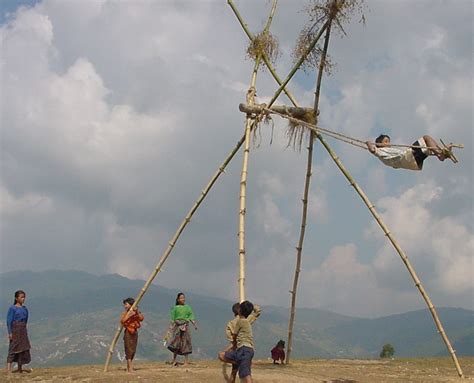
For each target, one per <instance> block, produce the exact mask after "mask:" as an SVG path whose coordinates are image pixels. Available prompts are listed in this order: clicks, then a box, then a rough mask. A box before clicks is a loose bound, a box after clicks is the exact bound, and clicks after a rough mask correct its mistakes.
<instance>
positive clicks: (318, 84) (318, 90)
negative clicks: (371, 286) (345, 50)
mask: <svg viewBox="0 0 474 383" xmlns="http://www.w3.org/2000/svg"><path fill="white" fill-rule="evenodd" d="M329 21H330V22H329V25H328V27H327V29H326V36H325V37H324V48H323V52H322V54H321V61H320V63H319V70H318V77H317V81H316V92H315V96H314V119H315V122H314V124H315V125H317V124H318V109H319V96H320V94H321V82H322V79H323V73H324V66H325V62H326V56H327V52H328V46H329V37H330V34H331V20H329ZM313 143H314V133H313V132H312V131H311V133H310V136H309V145H308V160H307V163H306V179H305V185H304V194H303V212H302V215H301V228H300V237H299V241H298V246H297V247H296V265H295V275H294V279H293V288H292V289H291V291H290V294H291V307H290V320H289V322H288V345H287V356H286V363H287V364H289V363H290V360H291V352H292V350H293V323H294V320H295V314H296V291H297V289H298V280H299V275H300V271H301V254H302V252H303V241H304V235H305V231H306V219H307V213H308V194H309V185H310V183H311V174H312V163H313Z"/></svg>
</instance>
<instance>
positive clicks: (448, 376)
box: [0, 357, 474, 383]
mask: <svg viewBox="0 0 474 383" xmlns="http://www.w3.org/2000/svg"><path fill="white" fill-rule="evenodd" d="M460 363H461V366H462V368H463V372H464V375H465V377H466V379H465V380H464V381H474V357H469V358H460ZM135 367H136V371H135V372H134V373H133V374H127V373H126V372H125V366H124V365H117V364H116V365H111V366H110V371H109V372H108V373H103V372H102V369H103V366H100V365H94V366H80V367H76V366H75V367H54V368H34V367H33V370H32V371H31V372H29V373H23V374H18V373H12V374H10V375H7V374H6V373H5V372H4V371H3V372H1V373H0V381H5V382H15V381H20V380H21V381H22V382H63V381H65V382H71V381H74V382H104V383H105V382H115V383H121V382H168V383H177V382H186V383H189V382H193V383H194V382H206V383H207V382H209V383H211V382H224V381H225V380H224V377H223V369H222V364H220V363H219V362H217V361H207V360H206V361H193V362H192V363H191V364H190V365H189V366H188V367H184V366H179V367H172V366H170V365H168V364H165V363H162V362H155V363H150V362H143V363H140V362H137V363H136V366H135ZM229 370H230V369H229V368H227V372H230V371H229ZM252 375H253V378H254V382H255V383H263V382H272V383H273V382H274V383H280V382H301V383H304V382H326V383H330V382H332V383H350V382H373V383H375V382H376V383H382V382H404V383H406V382H457V381H460V379H458V377H457V373H456V370H455V368H454V366H453V363H452V361H451V359H450V358H410V359H395V360H388V361H381V360H342V359H339V360H323V359H316V360H295V361H293V362H292V364H291V365H289V366H279V365H273V364H272V363H271V362H269V361H267V360H256V361H254V363H253V367H252Z"/></svg>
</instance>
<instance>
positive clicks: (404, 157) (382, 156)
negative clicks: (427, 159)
mask: <svg viewBox="0 0 474 383" xmlns="http://www.w3.org/2000/svg"><path fill="white" fill-rule="evenodd" d="M375 155H376V156H377V157H378V158H379V160H380V161H382V162H383V163H384V164H385V165H387V166H390V167H392V168H395V169H398V168H403V169H409V170H420V168H419V167H418V164H417V163H416V160H415V157H413V151H412V150H411V148H408V149H407V148H392V147H390V146H388V147H381V148H375Z"/></svg>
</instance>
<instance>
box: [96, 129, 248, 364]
mask: <svg viewBox="0 0 474 383" xmlns="http://www.w3.org/2000/svg"><path fill="white" fill-rule="evenodd" d="M244 140H245V135H244V136H242V138H241V139H240V140H239V141H238V142H237V145H236V146H235V147H234V148H233V149H232V150H231V152H230V153H229V155H228V156H227V158H226V159H225V160H224V162H223V163H222V164H221V166H219V168H218V169H217V171H216V172H215V173H214V175H213V176H212V178H211V180H210V181H209V183H208V184H207V186H206V187H205V188H204V189H203V190H202V192H201V193H200V195H199V197H198V199H197V200H196V202H195V203H194V205H193V206H192V207H191V209H190V210H189V211H188V214H186V217H185V218H184V220H183V221H182V222H181V225H180V226H179V227H178V230H176V233H175V234H174V236H173V237H172V239H171V240H170V241H169V242H168V246H167V247H166V249H165V251H164V252H163V254H162V255H161V258H160V260H159V261H158V264H157V265H156V267H155V269H154V270H153V272H152V273H151V275H150V277H149V278H148V280H147V281H146V282H145V284H144V286H143V287H142V289H141V290H140V292H139V294H138V295H137V297H136V298H135V303H134V304H133V305H132V307H131V308H130V309H131V310H133V309H134V308H135V307H136V306H137V305H138V304H139V303H140V301H141V299H142V298H143V295H145V293H146V291H147V290H148V288H149V287H150V285H151V283H152V282H153V280H154V279H155V277H156V275H157V274H158V273H159V272H160V271H161V268H162V266H163V264H164V263H165V262H166V260H167V259H168V257H169V255H170V254H171V251H172V250H173V249H174V246H175V245H176V242H177V241H178V238H179V237H180V235H181V233H182V232H183V231H184V229H185V227H186V226H187V225H188V223H189V222H190V221H191V218H192V216H193V215H194V213H195V212H196V210H197V209H198V208H199V206H200V205H201V203H202V201H203V200H204V198H206V196H207V194H208V193H209V191H210V190H211V188H212V187H213V186H214V184H215V183H216V181H217V179H218V178H219V176H220V175H221V174H222V173H224V170H225V168H226V167H227V165H228V164H229V163H230V161H231V160H232V158H233V157H234V156H235V154H236V153H237V152H238V151H239V149H240V147H241V146H242V144H243V143H244ZM122 327H123V326H122V325H119V327H118V328H117V331H116V332H115V335H114V337H113V339H112V342H111V344H110V347H109V350H108V353H107V358H106V361H105V365H104V372H107V370H108V367H109V364H110V360H111V359H112V355H113V352H114V349H115V345H116V344H117V340H118V338H119V336H120V333H121V332H122Z"/></svg>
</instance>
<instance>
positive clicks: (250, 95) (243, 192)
mask: <svg viewBox="0 0 474 383" xmlns="http://www.w3.org/2000/svg"><path fill="white" fill-rule="evenodd" d="M277 3H278V1H277V0H273V4H272V9H271V11H270V14H269V16H268V19H267V23H266V25H265V28H264V30H263V33H264V34H266V33H268V30H269V29H270V25H271V23H272V20H273V15H274V14H275V10H276V6H277ZM261 57H262V56H261V54H258V55H257V57H256V59H255V65H254V67H253V71H252V77H251V80H250V87H249V90H248V92H247V104H248V105H250V106H253V105H254V104H255V93H256V89H255V85H256V82H257V73H258V68H259V67H260V62H261ZM255 122H256V119H255V116H254V117H252V116H251V115H250V114H247V118H246V120H245V142H244V155H243V160H242V172H241V176H240V197H239V201H240V208H239V232H238V238H239V279H238V285H239V301H240V302H243V301H244V300H245V213H246V209H247V205H246V202H247V175H248V164H249V154H250V133H251V130H252V127H253V126H254V125H255Z"/></svg>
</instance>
